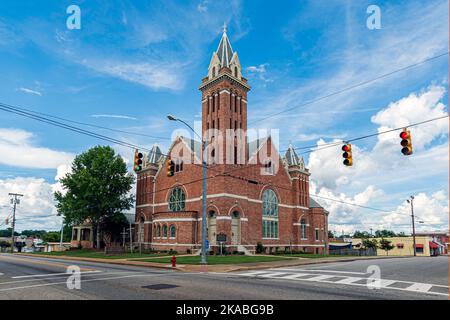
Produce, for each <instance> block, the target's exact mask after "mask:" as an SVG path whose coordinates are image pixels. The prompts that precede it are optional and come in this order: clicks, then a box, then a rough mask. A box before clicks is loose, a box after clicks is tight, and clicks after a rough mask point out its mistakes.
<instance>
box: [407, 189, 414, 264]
mask: <svg viewBox="0 0 450 320" xmlns="http://www.w3.org/2000/svg"><path fill="white" fill-rule="evenodd" d="M406 201H408V203H410V204H411V221H412V230H413V232H412V236H413V249H414V257H415V256H417V252H416V226H415V224H414V205H413V202H414V196H411V197H410V200H406Z"/></svg>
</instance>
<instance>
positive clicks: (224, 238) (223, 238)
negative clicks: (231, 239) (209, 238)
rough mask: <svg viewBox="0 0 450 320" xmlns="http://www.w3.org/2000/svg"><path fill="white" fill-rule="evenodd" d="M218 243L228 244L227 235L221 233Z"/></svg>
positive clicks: (218, 236)
mask: <svg viewBox="0 0 450 320" xmlns="http://www.w3.org/2000/svg"><path fill="white" fill-rule="evenodd" d="M216 240H217V242H227V235H226V234H225V233H219V234H218V235H217V236H216Z"/></svg>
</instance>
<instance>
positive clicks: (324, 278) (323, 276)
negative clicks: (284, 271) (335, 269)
mask: <svg viewBox="0 0 450 320" xmlns="http://www.w3.org/2000/svg"><path fill="white" fill-rule="evenodd" d="M334 277H335V276H333V275H331V276H330V275H325V274H322V275H319V276H315V277H312V278H306V279H303V280H305V281H322V280H326V279H330V278H334Z"/></svg>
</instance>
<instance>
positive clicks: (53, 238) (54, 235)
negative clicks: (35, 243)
mask: <svg viewBox="0 0 450 320" xmlns="http://www.w3.org/2000/svg"><path fill="white" fill-rule="evenodd" d="M41 239H42V240H44V241H45V242H59V241H60V240H61V231H49V232H46V233H45V234H44V235H43V236H42V238H41Z"/></svg>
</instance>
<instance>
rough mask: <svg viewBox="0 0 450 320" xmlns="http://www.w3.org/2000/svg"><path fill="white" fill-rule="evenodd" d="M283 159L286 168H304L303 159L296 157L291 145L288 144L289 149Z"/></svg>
mask: <svg viewBox="0 0 450 320" xmlns="http://www.w3.org/2000/svg"><path fill="white" fill-rule="evenodd" d="M284 158H285V160H286V163H287V165H288V166H300V167H302V168H304V166H305V164H304V162H303V158H299V157H298V155H297V153H296V152H295V149H294V147H293V146H292V145H291V144H289V148H288V149H287V150H286V153H285V155H284Z"/></svg>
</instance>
